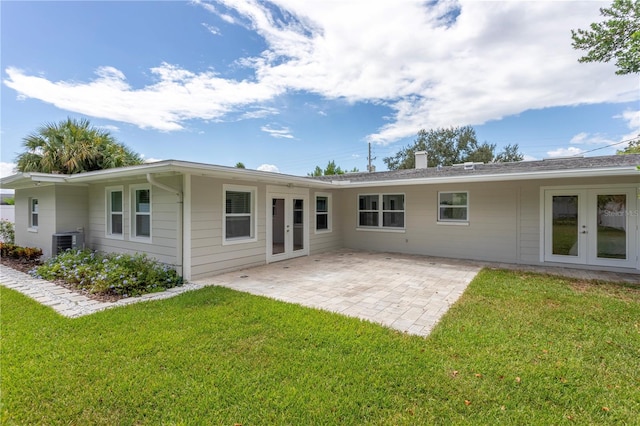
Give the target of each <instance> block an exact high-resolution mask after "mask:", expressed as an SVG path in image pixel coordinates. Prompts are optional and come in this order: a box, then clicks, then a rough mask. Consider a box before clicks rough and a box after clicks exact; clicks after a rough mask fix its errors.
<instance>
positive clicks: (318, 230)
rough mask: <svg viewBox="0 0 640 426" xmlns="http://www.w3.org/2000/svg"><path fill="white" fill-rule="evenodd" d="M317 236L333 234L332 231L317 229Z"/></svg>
mask: <svg viewBox="0 0 640 426" xmlns="http://www.w3.org/2000/svg"><path fill="white" fill-rule="evenodd" d="M314 233H315V234H330V233H331V229H316V230H315V232H314Z"/></svg>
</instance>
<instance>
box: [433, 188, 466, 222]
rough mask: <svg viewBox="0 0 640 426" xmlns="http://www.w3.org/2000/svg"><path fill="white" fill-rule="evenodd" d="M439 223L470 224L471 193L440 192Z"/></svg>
mask: <svg viewBox="0 0 640 426" xmlns="http://www.w3.org/2000/svg"><path fill="white" fill-rule="evenodd" d="M438 222H452V223H468V222H469V193H468V192H466V191H465V192H438Z"/></svg>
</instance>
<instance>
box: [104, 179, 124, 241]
mask: <svg viewBox="0 0 640 426" xmlns="http://www.w3.org/2000/svg"><path fill="white" fill-rule="evenodd" d="M106 193H107V235H108V236H112V237H116V238H122V235H123V233H122V227H123V219H124V215H123V214H124V211H123V197H122V187H120V188H107V190H106Z"/></svg>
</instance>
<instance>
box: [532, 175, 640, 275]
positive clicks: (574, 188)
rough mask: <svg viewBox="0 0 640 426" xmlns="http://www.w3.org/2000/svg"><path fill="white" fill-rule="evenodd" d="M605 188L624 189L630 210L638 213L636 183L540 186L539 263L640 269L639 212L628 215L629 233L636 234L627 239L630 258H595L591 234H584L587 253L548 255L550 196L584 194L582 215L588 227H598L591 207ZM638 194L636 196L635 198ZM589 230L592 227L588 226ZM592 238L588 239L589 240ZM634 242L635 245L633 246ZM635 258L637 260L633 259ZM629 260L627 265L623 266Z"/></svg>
mask: <svg viewBox="0 0 640 426" xmlns="http://www.w3.org/2000/svg"><path fill="white" fill-rule="evenodd" d="M604 190H606V191H607V192H610V191H616V190H620V191H625V192H626V194H627V196H628V198H629V199H628V200H627V202H628V206H627V208H628V209H631V210H633V211H635V212H636V213H637V209H638V204H640V201H639V197H638V194H640V187H638V185H637V184H635V185H634V184H632V183H619V184H597V185H565V186H541V187H540V229H539V234H540V237H539V238H540V262H541V263H547V264H562V263H565V264H574V263H577V264H579V265H587V266H592V267H608V266H611V267H616V268H635V269H637V270H640V256H639V254H640V253H639V251H640V230H639V229H638V228H639V226H640V218H638V216H637V215H630V216H628V217H627V229H628V232H632V233H635V234H634V235H635V238H634V235H630V236H629V239H628V241H627V253H628V256H629V259H627V260H620V261H618V260H607V259H604V258H602V259H596V255H595V251H594V250H595V246H594V245H595V244H596V243H595V238H593V237H591V236H585V235H582V240H583V241H582V250H583V251H584V253H583V254H582V256H578V258H579V259H578V258H576V259H565V256H563V257H562V258H556V257H554V256H552V255H549V254H547V253H548V252H549V246H550V241H548V238H547V237H548V235H547V234H548V232H547V231H548V227H547V219H548V218H549V214H550V213H549V210H550V208H551V206H550V205H548V204H549V203H547V199H548V196H553V195H556V194H560V195H563V194H566V195H578V196H579V197H581V200H580V203H581V207H582V214H583V215H584V214H586V215H587V217H586V218H585V223H587V226H588V227H591V228H593V227H596V226H597V223H596V222H597V220H596V219H595V217H594V212H593V211H592V208H591V207H590V206H591V205H592V204H593V202H594V201H595V199H596V198H597V195H598V193H601V192H602V191H604ZM634 193H635V197H633V195H634ZM587 230H589V229H587ZM588 238H590V240H589V241H586V240H587V239H588ZM634 245H635V246H634ZM634 258H635V259H634ZM624 262H626V263H627V265H621V264H622V263H624Z"/></svg>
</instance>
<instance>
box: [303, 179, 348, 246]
mask: <svg viewBox="0 0 640 426" xmlns="http://www.w3.org/2000/svg"><path fill="white" fill-rule="evenodd" d="M317 195H321V196H326V195H328V196H329V197H330V206H329V216H330V224H331V230H330V231H316V196H317ZM340 203H341V200H340V192H338V191H326V190H315V189H312V190H310V192H309V204H310V215H309V225H310V226H309V234H310V235H309V254H317V253H322V252H325V251H332V250H338V249H341V248H342V247H343V239H342V217H341V214H340V210H339V205H340Z"/></svg>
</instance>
